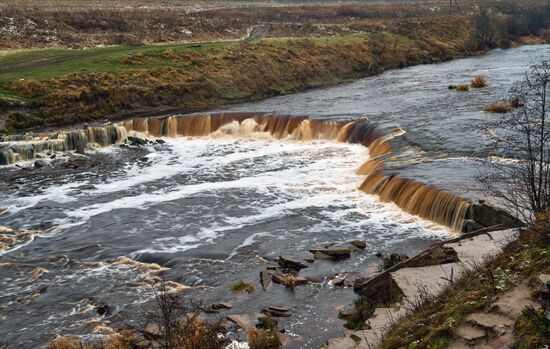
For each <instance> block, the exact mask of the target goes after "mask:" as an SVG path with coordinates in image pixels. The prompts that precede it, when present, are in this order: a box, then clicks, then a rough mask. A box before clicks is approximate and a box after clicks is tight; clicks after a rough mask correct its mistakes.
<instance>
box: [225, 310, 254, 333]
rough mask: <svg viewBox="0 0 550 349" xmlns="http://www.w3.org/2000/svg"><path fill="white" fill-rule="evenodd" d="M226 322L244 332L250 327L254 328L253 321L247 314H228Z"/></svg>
mask: <svg viewBox="0 0 550 349" xmlns="http://www.w3.org/2000/svg"><path fill="white" fill-rule="evenodd" d="M227 320H229V321H231V322H233V323H235V324H236V325H237V326H239V327H240V328H242V329H243V330H246V329H247V328H249V327H250V326H254V320H253V319H252V318H251V317H250V316H249V315H247V314H229V315H227Z"/></svg>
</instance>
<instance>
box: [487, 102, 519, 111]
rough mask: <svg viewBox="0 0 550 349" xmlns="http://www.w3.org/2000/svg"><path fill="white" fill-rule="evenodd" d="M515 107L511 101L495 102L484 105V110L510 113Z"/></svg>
mask: <svg viewBox="0 0 550 349" xmlns="http://www.w3.org/2000/svg"><path fill="white" fill-rule="evenodd" d="M513 109H514V107H513V106H512V104H511V103H509V102H495V103H489V104H485V106H484V107H483V110H484V111H486V112H487V113H500V114H504V113H508V112H511V111H512V110H513Z"/></svg>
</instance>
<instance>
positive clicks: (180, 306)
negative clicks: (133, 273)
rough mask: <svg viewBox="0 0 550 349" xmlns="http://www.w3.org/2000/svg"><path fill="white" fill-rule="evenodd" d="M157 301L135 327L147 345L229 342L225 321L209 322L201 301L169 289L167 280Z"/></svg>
mask: <svg viewBox="0 0 550 349" xmlns="http://www.w3.org/2000/svg"><path fill="white" fill-rule="evenodd" d="M155 300H156V306H155V307H153V308H152V309H150V310H145V311H142V314H140V321H139V323H138V325H137V326H131V328H132V330H133V332H134V333H136V334H137V337H138V338H139V341H140V342H144V343H146V344H147V345H146V346H145V347H146V348H166V349H221V348H223V347H224V346H225V345H226V344H227V342H228V340H227V337H226V336H225V333H226V329H225V327H224V326H223V325H222V322H221V320H219V319H218V320H217V321H213V322H207V321H206V320H205V319H204V317H203V310H202V308H201V307H200V305H199V304H197V303H196V302H193V301H192V300H189V299H183V298H182V297H181V296H180V294H179V293H177V292H168V291H167V288H166V283H165V282H164V280H162V282H161V284H160V286H159V287H158V288H157V289H155ZM126 347H130V346H126Z"/></svg>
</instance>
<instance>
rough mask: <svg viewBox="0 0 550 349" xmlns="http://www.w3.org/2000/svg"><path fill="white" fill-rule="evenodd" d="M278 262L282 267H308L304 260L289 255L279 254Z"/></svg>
mask: <svg viewBox="0 0 550 349" xmlns="http://www.w3.org/2000/svg"><path fill="white" fill-rule="evenodd" d="M277 263H279V265H280V266H281V267H283V268H289V269H297V270H300V269H304V268H307V267H308V265H306V264H305V263H303V262H302V261H299V260H297V259H293V258H291V257H287V256H279V259H278V260H277Z"/></svg>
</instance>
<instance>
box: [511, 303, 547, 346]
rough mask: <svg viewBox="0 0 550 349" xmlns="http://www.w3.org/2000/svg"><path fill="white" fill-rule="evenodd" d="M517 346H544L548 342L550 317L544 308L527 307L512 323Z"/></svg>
mask: <svg viewBox="0 0 550 349" xmlns="http://www.w3.org/2000/svg"><path fill="white" fill-rule="evenodd" d="M514 334H515V337H516V338H517V344H518V347H519V348H544V345H545V344H548V343H550V319H548V318H547V317H546V314H545V311H544V309H538V310H537V309H535V308H533V307H527V308H525V310H523V313H522V314H521V316H519V317H518V318H517V319H516V323H515V324H514Z"/></svg>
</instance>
